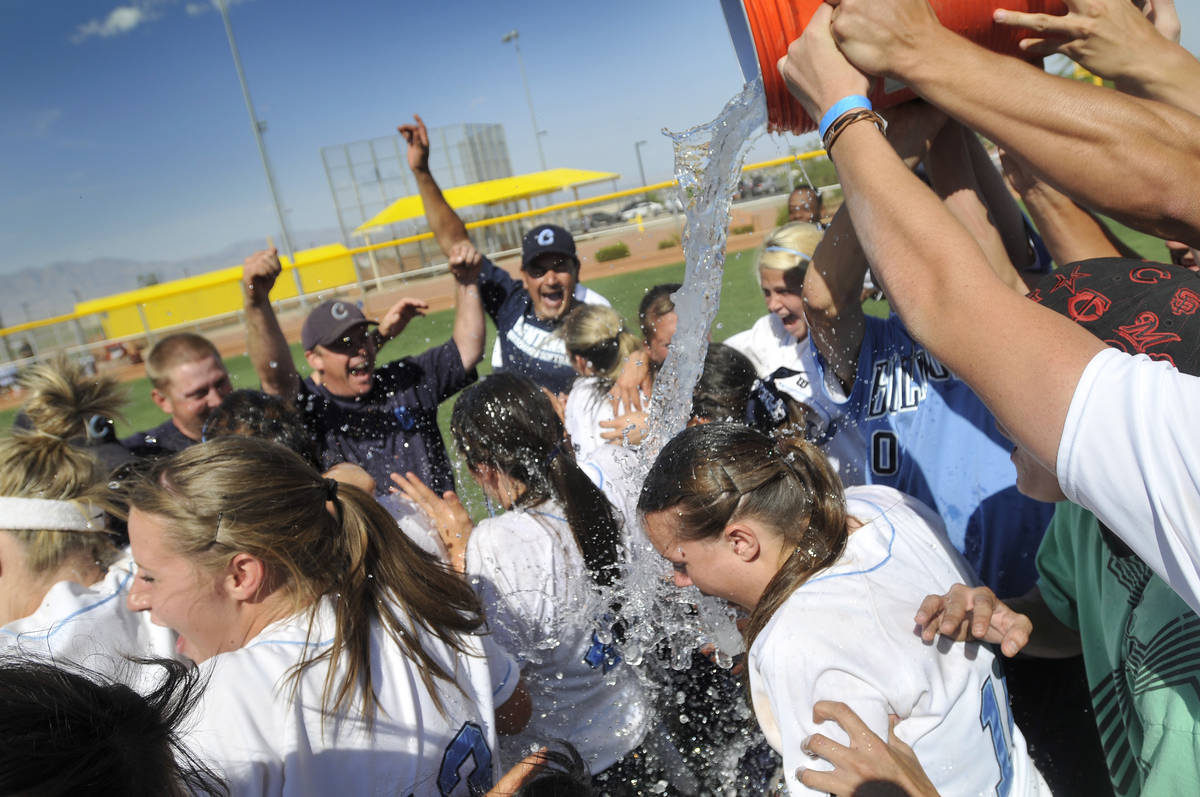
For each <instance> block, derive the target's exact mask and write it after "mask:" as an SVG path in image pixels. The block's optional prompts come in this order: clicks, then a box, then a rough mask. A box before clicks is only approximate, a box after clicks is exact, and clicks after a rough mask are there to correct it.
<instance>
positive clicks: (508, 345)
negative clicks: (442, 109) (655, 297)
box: [399, 116, 608, 393]
mask: <svg viewBox="0 0 1200 797" xmlns="http://www.w3.org/2000/svg"><path fill="white" fill-rule="evenodd" d="M414 119H415V120H416V124H412V125H403V126H401V127H400V128H399V130H400V134H401V135H402V136H404V140H405V141H407V142H408V165H409V167H410V168H411V169H412V172H413V175H414V176H415V177H416V180H417V187H418V190H419V191H420V193H421V201H422V202H423V203H424V205H425V218H426V219H427V220H428V222H429V228H430V229H431V230H432V231H433V234H434V237H435V238H436V239H437V242H438V245H439V246H440V247H441V248H442V251H443V252H445V253H446V254H447V255H450V254H451V253H452V252H453V251H455V249H456V247H461V246H463V245H464V244H465V245H467V246H470V239H469V238H468V237H467V228H466V225H464V224H463V222H462V219H460V218H459V217H458V214H456V213H455V212H454V210H453V209H452V208H451V207H450V204H449V203H448V202H447V201H446V198H445V197H444V196H442V191H441V189H440V188H438V184H437V182H436V181H435V180H434V179H433V174H432V173H431V172H430V171H429V136H428V133H427V132H426V130H425V123H424V122H422V121H421V117H419V116H415V117H414ZM479 286H480V289H481V291H482V294H483V306H484V309H486V310H487V313H488V315H489V316H491V318H492V321H493V322H495V324H496V352H495V353H493V357H492V365H493V367H495V368H496V370H500V371H503V370H513V371H517V372H518V373H521V374H523V375H525V376H527V377H529V378H530V379H531V380H533V382H534V383H536V384H538V385H541V386H542V387H545V388H548V389H549V390H552V391H553V392H555V393H566V392H567V391H568V390H570V388H571V382H572V381H574V379H575V370H574V369H573V368H572V367H571V363H570V360H569V359H568V358H567V349H566V346H565V345H564V343H563V341H562V339H561V338H560V337H558V336H557V335H556V334H555V332H556V330H557V329H558V327H559V325H560V324H561V323H562V320H563V319H564V318H566V315H567V313H568V312H570V310H571V308H572V307H574V306H575V305H576V304H579V303H584V304H604V305H607V304H608V301H607V300H605V299H604V297H602V296H600V295H599V294H597V293H595V292H593V291H589V290H588V289H586V288H583V286H581V285H579V256H578V255H577V254H576V252H575V239H574V238H573V237H572V236H571V233H569V232H567V231H566V230H564V229H563V228H562V227H559V226H557V225H555V224H539V225H538V226H536V227H534V228H533V229H531V230H529V231H528V232H527V233H525V237H524V239H523V240H522V242H521V279H520V280H519V281H518V280H516V279H513V278H512V277H511V276H509V275H508V273H507V272H506V271H504V270H503V269H501V268H499V267H497V266H496V265H495V264H494V263H492V262H491V261H490V260H488V259H487V258H486V257H484V258H483V259H482V268H481V269H480V272H479ZM497 355H498V356H497Z"/></svg>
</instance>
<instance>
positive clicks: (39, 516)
mask: <svg viewBox="0 0 1200 797" xmlns="http://www.w3.org/2000/svg"><path fill="white" fill-rule="evenodd" d="M89 513H90V514H89ZM0 529H11V530H19V529H34V530H36V529H47V530H51V531H104V530H105V529H104V511H103V510H102V509H100V508H99V507H95V506H92V505H91V504H77V503H75V502H74V501H51V500H49V499H46V498H0Z"/></svg>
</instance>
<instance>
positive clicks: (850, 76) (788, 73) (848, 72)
mask: <svg viewBox="0 0 1200 797" xmlns="http://www.w3.org/2000/svg"><path fill="white" fill-rule="evenodd" d="M832 13H833V9H832V8H831V7H830V6H828V5H826V4H821V5H820V6H818V7H817V11H816V13H815V14H813V17H812V19H811V20H809V23H808V27H806V28H805V29H804V33H803V34H801V36H800V38H799V39H796V40H795V41H794V42H792V43H791V45H790V46H789V47H788V54H787V55H785V56H784V57H783V58H780V59H779V62H778V63H777V64H776V67H777V68H778V69H779V73H780V74H781V75H782V76H783V79H784V81H785V82H786V83H787V86H788V91H790V92H791V94H792V96H793V97H795V98H796V100H797V101H799V103H800V104H801V105H803V106H804V110H805V112H806V113H808V115H809V117H810V118H811V119H812V120H813V121H814V122H819V121H820V120H821V114H823V113H824V112H825V110H826V109H828V108H829V107H830V106H831V105H833V104H834V103H836V102H837V101H838V100H840V99H842V98H843V97H846V96H849V95H851V94H866V93H867V87H868V82H867V78H866V76H865V75H863V74H862V73H861V72H859V71H858V70H857V69H856V68H854V67H853V66H852V65H851V64H850V62H849V61H847V60H846V57H845V56H844V55H843V54H842V53H841V52H840V51H839V50H838V48H837V45H836V44H834V41H833V35H832V32H831V30H830V19H831V14H832Z"/></svg>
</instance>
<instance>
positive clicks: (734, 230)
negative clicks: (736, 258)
mask: <svg viewBox="0 0 1200 797" xmlns="http://www.w3.org/2000/svg"><path fill="white" fill-rule="evenodd" d="M748 232H754V225H753V224H739V225H738V226H736V227H730V228H729V234H730V235H745V234H746V233H748Z"/></svg>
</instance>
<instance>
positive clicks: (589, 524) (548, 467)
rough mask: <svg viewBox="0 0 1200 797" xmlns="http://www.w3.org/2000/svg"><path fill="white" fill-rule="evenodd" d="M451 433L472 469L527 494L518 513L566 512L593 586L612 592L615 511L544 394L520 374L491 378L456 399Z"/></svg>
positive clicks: (616, 542) (519, 502)
mask: <svg viewBox="0 0 1200 797" xmlns="http://www.w3.org/2000/svg"><path fill="white" fill-rule="evenodd" d="M450 430H451V432H453V434H454V442H455V444H456V445H457V446H458V450H459V452H460V453H461V454H462V457H463V459H464V460H466V463H467V465H468V466H469V467H471V468H476V467H479V466H481V465H486V466H488V467H491V468H495V469H496V470H497V471H499V472H501V473H503V474H505V475H507V476H508V477H510V478H512V479H515V480H517V481H518V482H520V483H521V484H522V485H524V486H525V492H524V493H523V494H522V495H521V497H520V498H519V499H517V505H518V506H537V505H538V504H541V503H542V502H544V501H548V500H550V499H555V500H557V501H558V502H559V503H560V504H562V507H563V512H564V514H565V515H566V519H567V525H568V526H570V528H571V533H572V534H573V535H574V536H575V542H576V544H577V545H578V546H579V552H580V553H581V554H583V561H584V563H585V564H586V565H587V569H588V573H589V574H590V576H591V578H592V581H593V582H595V583H596V584H600V585H603V586H607V585H609V584H612V583H613V582H614V581H615V580H616V577H617V575H618V574H617V572H616V571H617V560H618V556H619V550H620V544H619V528H618V526H617V521H616V517H615V516H614V514H613V509H612V507H611V506H610V505H609V503H608V499H606V498H605V497H604V493H602V492H600V490H599V489H598V488H597V487H596V485H594V484H593V483H592V480H591V479H589V478H588V477H587V474H585V473H584V472H583V471H582V470H580V469H579V465H578V464H576V462H575V453H574V451H573V449H572V448H571V444H570V443H568V442H567V441H566V439H565V435H564V433H563V425H562V421H560V420H559V417H558V415H557V413H555V411H554V407H553V406H552V405H551V404H550V399H549V398H548V397H547V396H546V394H545V393H544V392H543V391H542V389H541V388H539V387H538V386H537V385H535V384H533V382H531V381H529V380H528V379H526V378H525V377H523V376H520V375H519V374H514V373H512V372H508V371H505V372H502V373H496V374H492V375H490V376H488V377H487V378H486V379H484V380H483V381H482V382H480V383H479V384H477V385H474V386H473V387H470V388H468V389H467V390H465V391H463V393H462V395H461V396H459V398H458V401H456V402H455V403H454V412H453V414H452V415H451V417H450Z"/></svg>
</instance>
